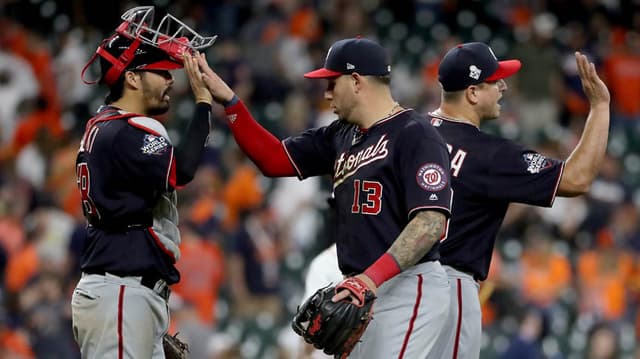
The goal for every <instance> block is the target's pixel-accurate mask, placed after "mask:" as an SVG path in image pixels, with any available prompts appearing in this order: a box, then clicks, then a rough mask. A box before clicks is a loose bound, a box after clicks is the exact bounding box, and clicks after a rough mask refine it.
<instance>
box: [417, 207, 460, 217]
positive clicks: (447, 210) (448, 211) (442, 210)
mask: <svg viewBox="0 0 640 359" xmlns="http://www.w3.org/2000/svg"><path fill="white" fill-rule="evenodd" d="M430 209H435V210H437V211H439V212H442V213H444V214H445V215H446V216H447V217H451V211H450V210H449V208H447V207H442V206H420V207H415V208H412V209H411V210H410V211H409V214H408V215H407V218H411V214H413V212H416V211H424V210H430Z"/></svg>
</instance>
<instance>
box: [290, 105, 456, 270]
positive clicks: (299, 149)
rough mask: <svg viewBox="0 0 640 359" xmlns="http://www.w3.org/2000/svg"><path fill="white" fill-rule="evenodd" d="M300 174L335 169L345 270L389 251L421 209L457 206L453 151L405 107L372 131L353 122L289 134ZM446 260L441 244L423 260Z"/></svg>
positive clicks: (338, 232)
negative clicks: (440, 253)
mask: <svg viewBox="0 0 640 359" xmlns="http://www.w3.org/2000/svg"><path fill="white" fill-rule="evenodd" d="M283 143H284V146H285V149H286V151H287V154H288V155H289V157H290V159H291V162H292V164H293V166H294V167H295V169H296V171H297V173H298V176H299V177H300V178H301V179H302V178H306V177H310V176H316V175H323V174H331V175H332V176H333V193H334V195H335V201H336V210H337V213H336V217H337V221H336V226H337V228H336V236H337V237H336V244H337V248H338V262H339V265H340V270H341V271H342V273H344V274H352V273H361V272H363V271H364V270H365V269H366V268H368V267H369V266H370V265H371V264H373V262H374V261H375V260H377V259H378V258H379V257H380V256H381V255H382V254H384V253H385V252H386V251H387V250H388V249H389V247H390V246H391V244H392V243H393V242H394V241H395V240H396V238H397V237H398V235H399V234H400V232H401V231H402V230H403V229H404V227H405V226H406V225H407V224H408V223H409V221H410V220H411V219H412V218H413V216H414V215H415V214H416V213H417V212H418V211H421V210H438V211H441V212H443V213H444V214H445V215H446V216H447V217H448V216H449V213H450V205H451V188H450V181H449V155H448V152H447V149H446V146H445V144H444V141H443V140H442V138H441V137H440V135H439V134H438V133H437V132H436V131H435V129H434V128H433V127H432V126H430V125H429V124H428V123H425V121H424V118H423V117H422V116H420V115H419V114H417V113H416V112H415V111H413V110H404V111H402V112H399V113H397V114H394V115H392V116H390V117H387V118H384V119H382V120H380V121H378V122H377V123H375V124H374V125H373V126H371V127H370V128H369V129H368V130H361V129H359V128H358V127H357V126H356V125H353V124H349V123H347V122H345V121H341V120H338V121H335V122H333V123H332V124H330V125H329V126H326V127H322V128H317V129H310V130H307V131H306V132H304V133H302V134H300V135H298V136H296V137H290V138H287V139H285V140H284V141H283ZM436 259H438V246H437V245H434V247H433V248H431V250H430V251H429V253H427V254H426V255H425V256H424V257H423V258H422V259H421V260H420V262H426V261H430V260H436Z"/></svg>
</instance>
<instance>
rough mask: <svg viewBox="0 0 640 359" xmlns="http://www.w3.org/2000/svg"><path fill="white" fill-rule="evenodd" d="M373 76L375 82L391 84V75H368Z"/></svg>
mask: <svg viewBox="0 0 640 359" xmlns="http://www.w3.org/2000/svg"><path fill="white" fill-rule="evenodd" d="M367 77H370V78H372V79H373V80H374V81H375V82H377V83H379V84H383V85H387V86H389V85H391V75H381V76H367Z"/></svg>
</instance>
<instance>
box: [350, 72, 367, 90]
mask: <svg viewBox="0 0 640 359" xmlns="http://www.w3.org/2000/svg"><path fill="white" fill-rule="evenodd" d="M363 79H364V76H361V75H360V74H359V73H357V72H354V73H352V74H351V78H350V79H349V81H351V86H352V87H353V91H354V92H355V93H358V92H360V89H361V87H362V81H363Z"/></svg>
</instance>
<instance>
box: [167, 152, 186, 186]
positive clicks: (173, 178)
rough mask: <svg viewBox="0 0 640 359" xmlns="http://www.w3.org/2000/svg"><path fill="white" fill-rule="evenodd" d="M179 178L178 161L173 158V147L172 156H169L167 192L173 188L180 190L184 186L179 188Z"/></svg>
mask: <svg viewBox="0 0 640 359" xmlns="http://www.w3.org/2000/svg"><path fill="white" fill-rule="evenodd" d="M177 184H178V176H177V174H176V161H175V157H174V156H173V147H171V154H170V155H169V168H168V169H167V186H166V189H167V191H169V190H171V189H172V188H175V189H180V188H182V187H183V186H178V185H177Z"/></svg>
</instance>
